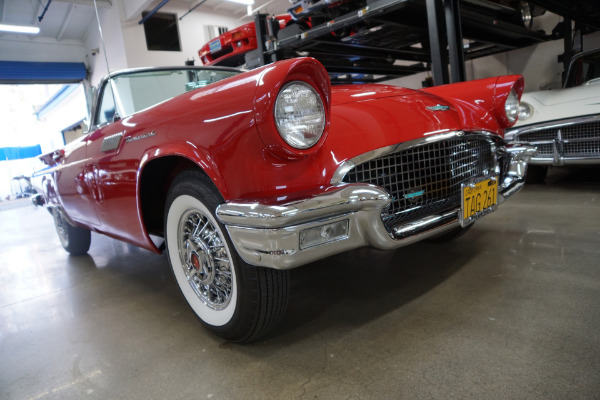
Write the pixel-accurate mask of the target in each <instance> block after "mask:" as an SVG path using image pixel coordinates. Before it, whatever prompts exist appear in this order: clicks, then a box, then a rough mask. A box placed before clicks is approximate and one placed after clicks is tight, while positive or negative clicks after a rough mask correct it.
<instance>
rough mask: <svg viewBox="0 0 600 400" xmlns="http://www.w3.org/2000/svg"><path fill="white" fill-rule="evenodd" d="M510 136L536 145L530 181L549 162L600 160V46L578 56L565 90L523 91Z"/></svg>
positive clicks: (534, 180) (539, 176)
mask: <svg viewBox="0 0 600 400" xmlns="http://www.w3.org/2000/svg"><path fill="white" fill-rule="evenodd" d="M506 140H507V141H514V142H528V143H530V144H532V145H534V146H537V150H538V153H537V155H536V156H534V157H533V158H532V159H531V162H530V165H529V170H528V172H527V181H528V182H530V183H539V182H541V181H543V180H544V178H545V177H546V173H547V171H548V167H550V166H554V167H562V166H568V165H583V164H600V49H597V50H593V51H589V52H585V53H580V54H578V55H577V56H575V57H573V60H572V61H571V64H570V66H569V69H568V72H567V79H566V80H565V85H564V88H563V89H558V90H546V91H540V92H531V93H524V94H523V97H522V99H521V106H520V109H519V120H518V122H517V123H516V124H515V126H514V127H513V128H512V129H510V130H508V131H507V132H506Z"/></svg>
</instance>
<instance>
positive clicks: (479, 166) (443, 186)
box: [343, 137, 495, 229]
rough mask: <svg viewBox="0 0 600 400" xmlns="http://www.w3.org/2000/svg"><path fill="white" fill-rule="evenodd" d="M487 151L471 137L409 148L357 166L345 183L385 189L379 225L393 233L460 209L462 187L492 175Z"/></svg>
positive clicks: (485, 145)
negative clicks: (402, 226) (403, 226)
mask: <svg viewBox="0 0 600 400" xmlns="http://www.w3.org/2000/svg"><path fill="white" fill-rule="evenodd" d="M491 146H492V145H491V144H490V143H489V142H488V141H486V140H485V139H480V138H473V137H471V138H455V139H448V140H443V141H438V142H433V143H428V144H424V145H420V146H416V147H411V148H408V149H405V150H400V151H398V152H395V153H391V154H387V155H384V156H381V157H379V158H376V159H373V160H369V161H366V162H364V163H362V164H359V165H357V166H355V167H354V168H353V169H352V170H350V171H349V172H348V173H347V174H346V176H345V177H344V179H343V181H344V182H347V183H359V182H360V183H371V184H373V185H377V186H380V187H383V188H384V189H386V190H387V191H388V192H389V193H390V195H391V196H392V202H391V204H390V205H389V207H387V208H386V209H385V210H383V212H382V219H383V221H384V223H385V224H386V226H387V227H388V228H390V229H391V228H392V227H395V226H398V225H400V224H402V223H406V222H410V221H413V220H416V219H419V218H423V217H425V216H428V215H431V214H433V213H437V212H442V211H446V210H450V209H453V208H456V207H458V206H460V187H461V183H462V182H464V181H465V180H468V179H469V178H472V177H476V176H483V175H486V174H489V173H490V172H491V171H493V168H494V164H495V163H494V155H493V152H492V149H491Z"/></svg>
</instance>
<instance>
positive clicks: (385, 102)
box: [325, 85, 481, 159]
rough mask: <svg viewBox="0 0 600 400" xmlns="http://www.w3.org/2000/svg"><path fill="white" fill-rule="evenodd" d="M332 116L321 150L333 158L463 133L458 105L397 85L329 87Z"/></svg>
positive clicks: (461, 113) (462, 114) (461, 116)
mask: <svg viewBox="0 0 600 400" xmlns="http://www.w3.org/2000/svg"><path fill="white" fill-rule="evenodd" d="M331 114H332V117H331V126H330V129H329V135H328V139H327V141H326V142H325V150H326V151H332V152H334V153H335V154H337V155H336V158H338V159H347V158H352V157H355V156H357V155H359V154H362V153H364V152H366V151H370V150H374V149H378V148H382V147H385V146H389V145H393V144H398V143H403V142H407V141H411V140H415V139H420V138H423V137H425V136H429V135H432V134H436V133H440V134H441V133H447V132H449V131H454V130H461V129H464V128H465V124H464V123H463V116H464V114H465V110H463V109H462V107H461V106H460V105H459V104H456V103H454V102H452V101H450V100H448V99H444V98H442V97H440V96H437V95H435V94H432V93H427V92H424V91H419V90H411V89H406V88H401V87H396V86H382V85H355V86H344V87H340V86H334V87H332V93H331ZM478 120H479V121H480V120H481V118H479V119H478Z"/></svg>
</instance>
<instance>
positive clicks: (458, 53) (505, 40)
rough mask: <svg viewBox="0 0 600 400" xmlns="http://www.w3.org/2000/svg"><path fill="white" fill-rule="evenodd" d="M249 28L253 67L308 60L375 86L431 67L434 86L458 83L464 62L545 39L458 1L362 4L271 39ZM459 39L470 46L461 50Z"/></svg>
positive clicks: (260, 20) (337, 76) (336, 76)
mask: <svg viewBox="0 0 600 400" xmlns="http://www.w3.org/2000/svg"><path fill="white" fill-rule="evenodd" d="M255 25H256V32H257V37H258V39H259V40H258V43H259V48H258V49H257V50H256V51H255V52H254V53H250V54H248V56H247V58H246V61H247V63H248V64H250V66H251V67H256V66H260V65H265V64H268V63H270V62H273V61H276V60H279V59H284V58H290V57H295V56H298V55H310V56H311V57H314V58H316V59H318V60H319V61H320V62H321V63H322V64H323V65H324V66H325V68H327V70H328V71H329V73H330V75H331V76H332V80H333V81H357V80H358V81H379V80H384V79H389V78H392V77H401V76H406V75H411V74H414V73H417V72H421V71H426V70H428V69H429V68H428V65H431V66H432V74H433V79H434V83H435V84H443V83H449V82H457V81H462V80H464V78H465V73H464V60H465V59H472V58H477V57H482V56H486V55H490V54H495V53H499V52H503V51H507V50H512V49H516V48H519V47H525V46H529V45H532V44H536V43H540V42H543V41H545V40H548V39H549V36H547V35H545V34H544V33H540V32H534V31H531V30H529V29H527V28H525V27H522V26H518V25H516V24H512V23H509V22H505V21H502V20H499V19H497V18H494V17H493V16H488V15H482V14H479V13H476V12H473V11H472V10H468V9H462V10H460V9H459V4H458V0H372V1H371V0H367V4H366V6H365V7H363V8H361V9H358V10H355V11H353V12H350V13H347V14H345V15H342V16H340V17H338V18H335V19H334V20H331V21H327V22H324V23H320V24H318V25H316V26H312V27H311V28H310V29H307V30H305V31H303V32H301V31H300V29H299V27H295V26H292V27H288V28H285V29H284V30H282V31H279V32H277V27H275V26H274V24H272V23H271V22H270V20H269V19H268V18H267V16H266V15H260V14H259V15H257V16H256V17H255ZM288 30H289V31H290V32H287V31H288ZM447 38H450V40H448V39H447ZM463 38H464V39H468V40H469V42H466V43H467V44H466V45H465V42H464V41H463ZM446 47H448V49H449V50H448V51H446V50H445V49H446ZM448 66H450V69H448ZM450 73H451V74H452V76H450Z"/></svg>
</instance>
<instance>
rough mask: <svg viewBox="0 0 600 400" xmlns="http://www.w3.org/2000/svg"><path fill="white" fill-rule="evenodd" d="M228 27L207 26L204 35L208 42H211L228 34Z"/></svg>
mask: <svg viewBox="0 0 600 400" xmlns="http://www.w3.org/2000/svg"><path fill="white" fill-rule="evenodd" d="M227 30H228V29H227V27H226V26H216V25H205V26H204V33H205V34H206V37H207V38H208V39H207V40H211V39H214V38H216V37H217V36H221V35H222V34H224V33H225V32H227Z"/></svg>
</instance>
